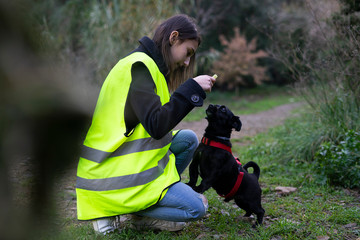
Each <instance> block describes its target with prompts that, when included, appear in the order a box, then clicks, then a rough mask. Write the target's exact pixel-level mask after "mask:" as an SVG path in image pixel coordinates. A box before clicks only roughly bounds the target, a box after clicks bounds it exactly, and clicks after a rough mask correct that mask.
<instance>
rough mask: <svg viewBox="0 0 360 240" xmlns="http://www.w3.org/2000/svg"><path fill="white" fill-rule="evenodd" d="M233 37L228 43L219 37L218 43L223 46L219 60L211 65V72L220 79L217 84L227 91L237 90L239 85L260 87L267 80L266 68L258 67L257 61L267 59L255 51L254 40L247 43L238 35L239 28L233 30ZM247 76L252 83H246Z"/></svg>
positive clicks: (260, 52) (264, 55) (264, 53)
mask: <svg viewBox="0 0 360 240" xmlns="http://www.w3.org/2000/svg"><path fill="white" fill-rule="evenodd" d="M234 32H235V36H234V37H233V38H232V39H231V40H230V41H228V40H227V39H226V38H225V37H224V36H223V35H220V41H221V44H222V45H223V46H225V50H224V52H223V53H222V54H221V55H220V58H219V60H217V61H215V62H214V63H213V71H214V72H215V73H217V74H218V75H219V76H220V78H219V80H218V83H219V84H226V86H227V87H228V88H229V89H234V88H235V89H237V88H238V87H239V86H241V85H245V86H246V85H252V84H255V85H260V84H262V83H263V81H265V80H267V79H268V78H267V76H266V74H265V73H266V70H267V69H266V67H262V66H259V65H258V63H257V60H258V59H259V58H263V57H267V56H268V54H267V53H266V52H264V51H263V50H257V49H256V41H257V40H256V38H254V39H252V40H251V41H250V42H247V40H246V38H245V37H244V36H243V35H241V34H240V31H239V28H234ZM249 76H251V77H252V81H251V82H248V79H249Z"/></svg>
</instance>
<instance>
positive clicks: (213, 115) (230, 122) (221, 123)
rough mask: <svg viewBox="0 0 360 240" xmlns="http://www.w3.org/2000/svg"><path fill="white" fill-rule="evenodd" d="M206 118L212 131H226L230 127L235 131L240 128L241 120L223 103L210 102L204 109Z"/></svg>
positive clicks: (229, 129)
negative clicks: (213, 103) (214, 103)
mask: <svg viewBox="0 0 360 240" xmlns="http://www.w3.org/2000/svg"><path fill="white" fill-rule="evenodd" d="M206 119H207V120H208V122H209V127H210V128H211V129H213V131H216V132H219V131H227V132H229V131H230V132H231V130H232V129H235V130H236V131H240V130H241V126H242V124H241V121H240V118H239V117H238V116H235V115H234V114H233V113H232V112H231V111H230V109H229V108H227V107H226V106H224V105H212V104H210V105H209V106H208V108H207V109H206Z"/></svg>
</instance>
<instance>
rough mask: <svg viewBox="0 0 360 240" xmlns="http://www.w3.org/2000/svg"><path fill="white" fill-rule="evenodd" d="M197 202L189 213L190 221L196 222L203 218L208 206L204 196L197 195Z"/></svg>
mask: <svg viewBox="0 0 360 240" xmlns="http://www.w3.org/2000/svg"><path fill="white" fill-rule="evenodd" d="M199 200H200V201H197V204H196V207H195V208H194V209H193V210H192V211H191V217H192V220H198V219H201V218H203V217H204V216H205V214H206V212H207V210H208V208H209V205H208V201H207V199H206V198H205V196H204V195H202V194H199Z"/></svg>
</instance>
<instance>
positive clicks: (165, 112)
mask: <svg viewBox="0 0 360 240" xmlns="http://www.w3.org/2000/svg"><path fill="white" fill-rule="evenodd" d="M139 42H140V46H139V47H138V48H137V49H136V50H135V52H144V53H146V54H147V55H149V56H150V57H151V58H152V59H153V60H154V61H155V63H156V64H157V66H158V67H159V69H160V71H161V72H162V73H163V75H164V76H166V73H167V68H166V65H165V62H164V60H163V57H162V55H161V52H160V51H159V49H158V48H157V46H156V45H155V44H154V42H153V41H152V40H151V39H149V38H147V37H143V38H142V39H140V41H139ZM131 76H132V82H131V84H130V89H129V94H128V97H127V100H126V104H125V124H126V133H125V135H126V136H128V135H129V134H131V132H132V130H133V129H134V128H135V127H136V125H137V124H139V123H141V124H142V125H143V126H144V128H145V130H146V131H147V132H148V133H149V134H150V136H151V137H153V138H155V139H160V138H162V137H163V136H165V135H166V134H167V133H168V132H169V131H171V130H172V129H173V128H174V127H175V126H176V125H177V124H178V123H179V122H180V121H181V120H182V119H183V118H184V117H185V116H186V115H187V114H188V113H189V112H190V111H191V110H192V109H193V108H194V107H197V106H202V105H203V100H204V99H205V98H206V94H205V92H204V90H203V89H202V88H201V87H200V85H199V84H198V83H197V82H195V81H194V80H193V79H192V78H190V79H188V80H187V81H185V82H184V83H183V84H182V85H181V86H180V87H179V88H178V89H176V91H175V92H174V93H173V94H172V95H171V97H170V101H169V102H168V103H166V104H164V105H163V106H162V104H161V101H160V97H159V96H158V95H157V94H156V93H155V91H154V89H155V83H154V81H153V79H152V77H151V74H150V72H149V70H148V69H147V67H146V66H145V65H144V64H143V63H141V62H138V63H135V64H134V65H133V66H132V69H131Z"/></svg>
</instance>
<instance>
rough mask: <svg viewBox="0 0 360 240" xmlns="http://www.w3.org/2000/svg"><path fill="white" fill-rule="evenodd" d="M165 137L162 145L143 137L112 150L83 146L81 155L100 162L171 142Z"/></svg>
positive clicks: (169, 137) (168, 136)
mask: <svg viewBox="0 0 360 240" xmlns="http://www.w3.org/2000/svg"><path fill="white" fill-rule="evenodd" d="M166 137H167V139H168V140H167V141H166V142H165V145H163V143H161V142H159V141H154V139H153V138H143V139H137V140H134V141H131V142H125V143H123V144H122V145H121V146H120V147H119V148H118V149H116V150H115V151H114V152H105V151H101V150H97V149H94V148H91V147H87V146H83V148H82V152H81V157H82V158H85V159H87V160H90V161H93V162H97V163H101V162H102V161H104V160H105V159H106V158H109V157H118V156H122V155H126V154H130V153H134V152H142V151H148V150H152V149H158V148H162V147H165V146H166V145H168V144H169V143H170V142H171V136H170V135H166Z"/></svg>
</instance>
